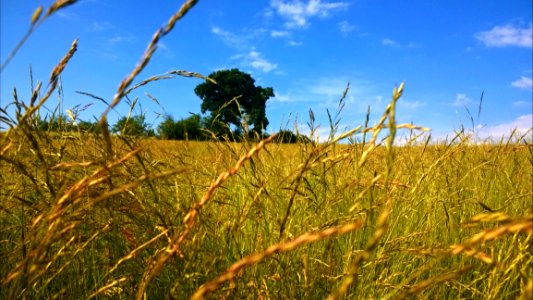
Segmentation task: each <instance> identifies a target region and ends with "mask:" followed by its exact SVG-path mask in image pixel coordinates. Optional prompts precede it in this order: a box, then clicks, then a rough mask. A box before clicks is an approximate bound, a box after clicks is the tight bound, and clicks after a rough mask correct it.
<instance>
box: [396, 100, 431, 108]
mask: <svg viewBox="0 0 533 300" xmlns="http://www.w3.org/2000/svg"><path fill="white" fill-rule="evenodd" d="M426 105H427V103H426V102H424V101H418V100H415V101H408V100H402V101H400V102H398V106H400V107H405V108H407V109H411V110H415V109H418V108H420V107H424V106H426Z"/></svg>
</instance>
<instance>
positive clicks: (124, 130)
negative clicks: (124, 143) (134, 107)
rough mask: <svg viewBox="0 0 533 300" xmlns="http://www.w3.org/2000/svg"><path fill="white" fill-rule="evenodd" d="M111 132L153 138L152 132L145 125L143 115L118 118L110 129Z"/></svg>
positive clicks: (147, 125) (148, 126) (146, 124)
mask: <svg viewBox="0 0 533 300" xmlns="http://www.w3.org/2000/svg"><path fill="white" fill-rule="evenodd" d="M112 130H113V132H115V133H119V132H120V133H121V134H125V135H135V136H154V131H153V130H151V129H150V125H149V124H148V123H146V121H145V118H144V115H138V116H133V117H129V118H128V117H122V118H120V119H119V120H118V121H117V123H116V124H115V125H113V128H112Z"/></svg>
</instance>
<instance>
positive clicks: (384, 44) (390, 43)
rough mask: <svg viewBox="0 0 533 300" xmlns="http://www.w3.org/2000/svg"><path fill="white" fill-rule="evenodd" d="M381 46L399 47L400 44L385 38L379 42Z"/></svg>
mask: <svg viewBox="0 0 533 300" xmlns="http://www.w3.org/2000/svg"><path fill="white" fill-rule="evenodd" d="M381 44H382V45H383V46H391V47H400V44H398V42H396V41H394V40H391V39H387V38H385V39H383V40H382V41H381Z"/></svg>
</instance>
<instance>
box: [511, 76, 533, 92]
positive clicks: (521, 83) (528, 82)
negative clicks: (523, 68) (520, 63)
mask: <svg viewBox="0 0 533 300" xmlns="http://www.w3.org/2000/svg"><path fill="white" fill-rule="evenodd" d="M511 85H512V86H514V87H515V88H519V89H524V90H531V89H532V88H533V80H532V79H531V78H529V77H526V76H522V77H520V79H518V80H515V81H513V82H511Z"/></svg>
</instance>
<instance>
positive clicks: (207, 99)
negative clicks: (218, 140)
mask: <svg viewBox="0 0 533 300" xmlns="http://www.w3.org/2000/svg"><path fill="white" fill-rule="evenodd" d="M209 78H212V79H214V80H215V81H216V82H217V84H214V83H211V82H209V81H206V82H204V83H201V84H199V85H198V86H196V88H195V89H194V92H195V93H196V95H198V97H200V98H201V99H202V107H201V109H202V113H206V112H208V111H209V112H210V113H211V115H210V119H211V120H218V121H220V122H222V123H225V124H228V125H230V124H233V125H235V126H237V127H239V126H241V123H243V121H245V123H246V124H247V125H248V126H253V131H255V132H257V133H259V134H262V132H263V129H265V128H266V127H267V125H268V119H267V117H266V111H265V107H266V101H267V100H268V98H270V97H273V96H274V90H273V89H272V88H271V87H267V88H263V87H261V86H255V80H254V79H253V78H252V76H250V74H247V73H244V72H241V71H240V70H238V69H231V70H221V71H216V72H213V73H211V74H210V75H209ZM239 108H240V110H239ZM242 118H244V120H242Z"/></svg>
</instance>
